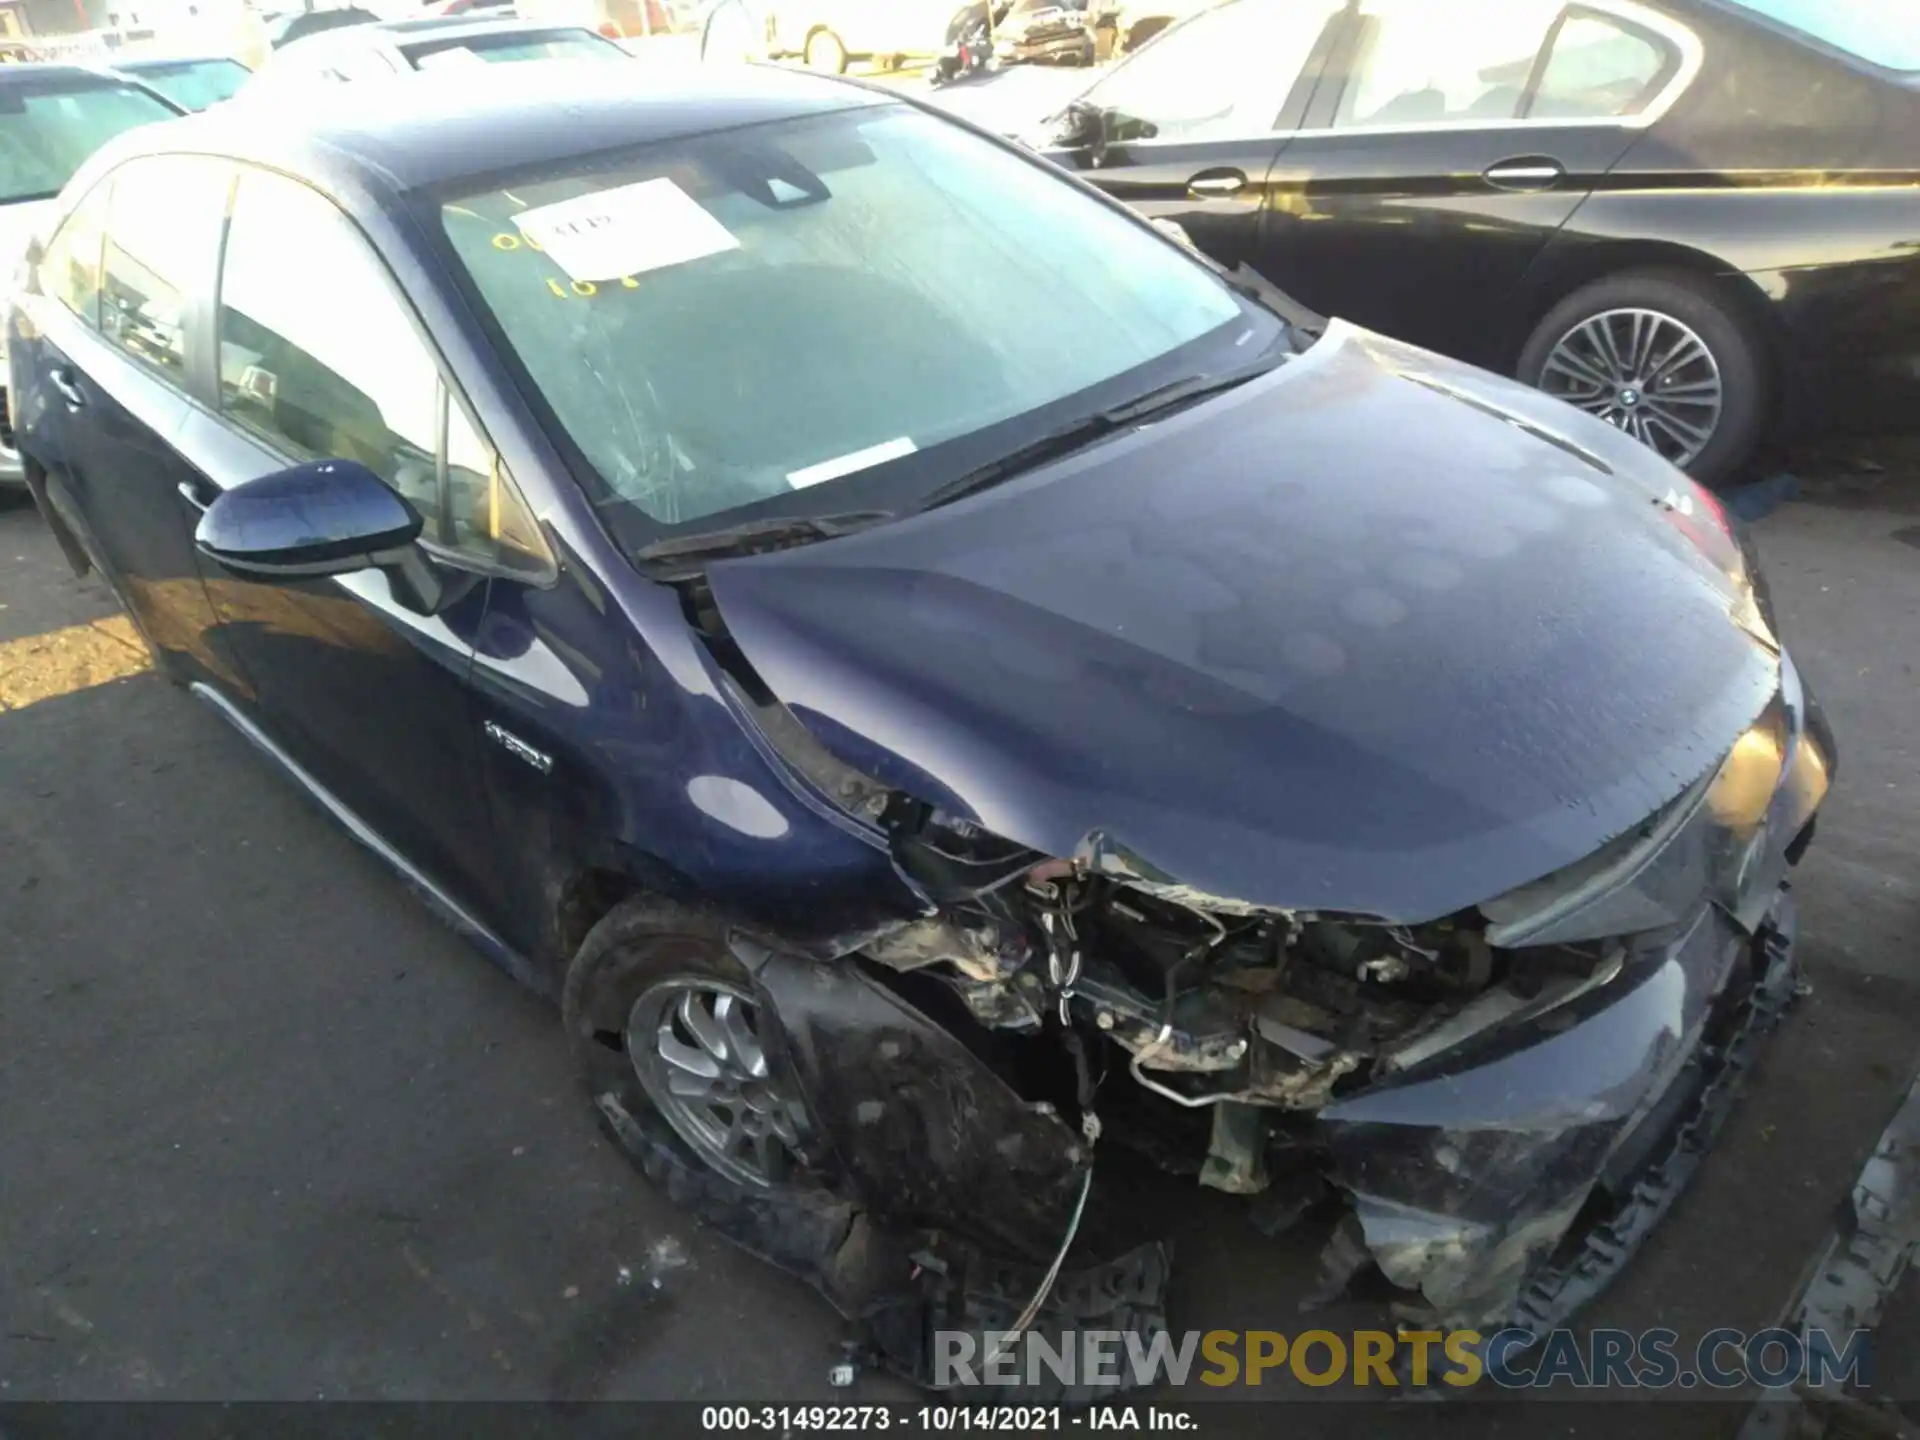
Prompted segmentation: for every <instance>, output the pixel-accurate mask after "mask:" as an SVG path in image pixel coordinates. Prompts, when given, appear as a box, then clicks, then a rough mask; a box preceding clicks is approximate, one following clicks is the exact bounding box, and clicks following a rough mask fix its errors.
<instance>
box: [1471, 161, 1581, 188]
mask: <svg viewBox="0 0 1920 1440" xmlns="http://www.w3.org/2000/svg"><path fill="white" fill-rule="evenodd" d="M1481 178H1482V179H1484V180H1485V181H1486V182H1487V183H1488V184H1489V185H1492V186H1494V187H1495V188H1496V189H1500V190H1551V189H1552V188H1553V187H1554V186H1556V185H1558V184H1559V183H1560V182H1561V181H1562V180H1564V179H1566V178H1567V167H1566V166H1564V165H1562V164H1561V163H1560V162H1559V161H1558V160H1555V159H1553V158H1552V157H1551V156H1547V155H1523V156H1520V157H1518V158H1517V159H1513V160H1502V161H1501V162H1500V163H1499V164H1497V165H1489V166H1488V167H1487V168H1486V169H1485V170H1483V171H1481Z"/></svg>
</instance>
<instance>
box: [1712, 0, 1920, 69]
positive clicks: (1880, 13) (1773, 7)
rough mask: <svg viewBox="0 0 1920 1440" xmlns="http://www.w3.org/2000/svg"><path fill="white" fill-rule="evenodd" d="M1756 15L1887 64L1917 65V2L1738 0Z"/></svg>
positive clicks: (1891, 66)
mask: <svg viewBox="0 0 1920 1440" xmlns="http://www.w3.org/2000/svg"><path fill="white" fill-rule="evenodd" d="M1738 3H1740V4H1741V5H1742V6H1743V8H1745V9H1748V10H1751V11H1753V12H1754V13H1755V14H1756V15H1764V16H1766V17H1767V18H1768V19H1769V20H1774V21H1778V22H1779V23H1780V24H1782V25H1786V26H1789V27H1791V28H1792V29H1795V30H1798V31H1799V32H1800V33H1801V34H1803V35H1810V36H1812V37H1813V38H1814V39H1815V40H1819V41H1821V42H1823V43H1824V44H1827V45H1831V46H1833V47H1834V48H1835V49H1837V50H1844V51H1846V52H1847V53H1848V54H1849V55H1856V56H1858V57H1859V58H1860V59H1862V60H1865V61H1867V62H1868V63H1869V64H1872V65H1880V66H1884V67H1885V68H1887V69H1889V70H1909V71H1914V70H1920V6H1915V5H1913V4H1911V3H1908V4H1895V3H1889V0H1738Z"/></svg>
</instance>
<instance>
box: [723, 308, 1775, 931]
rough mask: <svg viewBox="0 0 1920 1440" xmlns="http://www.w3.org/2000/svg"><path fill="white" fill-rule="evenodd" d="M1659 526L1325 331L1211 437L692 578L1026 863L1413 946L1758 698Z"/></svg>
mask: <svg viewBox="0 0 1920 1440" xmlns="http://www.w3.org/2000/svg"><path fill="white" fill-rule="evenodd" d="M1436 387H1439V388H1436ZM1448 392H1451V393H1448ZM1499 412H1504V413H1506V414H1507V415H1509V416H1512V417H1525V422H1526V423H1511V422H1510V421H1509V420H1507V419H1502V418H1500V413H1499ZM1542 426H1544V427H1546V428H1548V429H1551V430H1552V431H1554V432H1556V433H1557V435H1558V436H1559V437H1561V438H1560V439H1559V441H1558V443H1556V441H1555V440H1553V439H1550V438H1543V436H1542V435H1541V433H1540V431H1539V428H1538V427H1542ZM1569 441H1571V442H1572V443H1571V445H1569V443H1568V442H1569ZM1579 452H1585V453H1584V455H1583V454H1582V453H1579ZM1609 469H1611V472H1612V473H1609ZM1669 493H1674V494H1678V495H1686V494H1688V493H1690V482H1688V481H1686V480H1685V479H1684V478H1683V477H1681V476H1680V475H1679V473H1678V472H1677V471H1675V470H1673V469H1672V468H1671V467H1669V466H1668V465H1667V464H1666V463H1665V462H1664V461H1662V460H1660V459H1659V458H1658V457H1656V456H1655V455H1653V454H1652V453H1651V452H1649V451H1646V450H1644V449H1642V448H1641V447H1640V446H1638V445H1636V444H1634V443H1633V442H1632V441H1630V440H1628V439H1626V437H1624V436H1622V435H1620V434H1619V433H1618V432H1616V431H1614V430H1612V429H1611V428H1610V427H1608V426H1606V425H1604V424H1602V423H1600V422H1599V421H1597V420H1593V419H1591V418H1590V417H1587V416H1584V415H1581V414H1579V413H1578V412H1575V411H1573V410H1571V409H1569V408H1567V407H1565V406H1563V405H1561V404H1559V403H1558V402H1557V401H1553V400H1550V399H1548V398H1546V397H1544V396H1542V395H1539V394H1538V393H1536V392H1534V391H1531V390H1528V389H1525V388H1524V387H1521V386H1519V385H1517V384H1515V383H1514V382H1511V381H1506V380H1502V379H1499V378H1497V377H1494V376H1491V375H1488V374H1485V373H1484V372H1481V371H1478V370H1474V369H1472V368H1470V367H1467V366H1464V365H1459V364H1456V363H1454V362H1451V361H1446V360H1442V359H1440V358H1438V357H1436V356H1433V355H1430V354H1428V353H1427V352H1425V351H1421V350H1417V349H1414V348H1412V347H1408V346H1403V345H1400V344H1398V343H1397V342H1393V341H1389V340H1385V339H1383V338H1381V337H1379V336H1375V335H1372V334H1369V333H1368V332H1365V331H1362V330H1358V329H1356V328H1354V327H1351V326H1348V325H1344V324H1339V323H1336V324H1335V325H1334V326H1333V327H1332V328H1331V329H1330V330H1329V332H1328V334H1327V336H1326V338H1325V339H1323V340H1322V341H1321V342H1320V343H1319V344H1318V345H1317V346H1315V347H1314V349H1312V350H1311V351H1309V352H1308V354H1307V355H1305V356H1303V357H1302V358H1300V359H1298V360H1296V361H1294V362H1292V363H1291V364H1289V365H1287V366H1286V367H1284V368H1283V369H1282V370H1280V371H1278V372H1276V373H1275V374H1273V375H1270V376H1267V377H1264V378H1262V379H1261V380H1258V381H1255V382H1253V383H1252V384H1250V385H1247V386H1244V387H1242V388H1241V389H1239V390H1236V391H1233V392H1230V393H1229V394H1228V395H1226V396H1224V397H1222V398H1220V399H1218V400H1216V401H1214V402H1212V403H1209V404H1206V405H1203V406H1200V407H1198V408H1196V409H1193V410H1190V411H1187V412H1184V413H1182V414H1179V415H1177V416H1175V417H1174V418H1172V419H1169V420H1167V421H1165V422H1162V423H1160V424H1157V425H1153V426H1150V427H1148V428H1146V429H1144V430H1141V431H1138V432H1135V433H1133V434H1130V435H1127V436H1125V437H1123V438H1120V439H1117V440H1114V441H1110V442H1107V443H1104V444H1101V445H1097V446H1095V447H1094V448H1092V449H1090V450H1088V451H1084V452H1082V453H1080V454H1078V455H1075V456H1073V457H1071V458H1070V459H1068V460H1065V461H1063V462H1060V463H1058V464H1054V465H1050V466H1047V467H1045V468H1043V469H1040V470H1037V471H1035V472H1033V473H1031V474H1028V475H1025V476H1022V477H1020V478H1019V479H1017V480H1014V481H1011V482H1009V483H1007V484H1005V485H1002V486H1000V487H997V488H996V489H994V490H992V491H989V492H986V493H985V494H982V495H980V496H977V497H974V498H972V499H970V500H967V501H964V502H961V503H959V504H955V505H952V506H949V507H946V508H943V509H941V510H938V511H934V512H932V513H930V514H927V515H924V516H920V517H916V518H913V519H910V520H906V521H901V522H897V523H893V524H889V525H885V526H882V527H879V528H877V529H874V530H870V531H866V532H863V533H860V534H857V535H853V536H849V537H846V538H843V539H839V540H833V541H828V542H824V543H820V544H815V545H811V546H807V547H804V548H800V549H796V550H791V551H786V552H782V553H778V554H773V555H766V556H759V557H753V558H745V559H736V560H730V561H724V562H721V563H717V564H715V565H714V566H712V567H711V569H710V571H709V578H710V583H711V585H712V588H713V593H714V597H715V600H716V602H717V604H718V606H719V609H720V613H721V615H722V617H723V618H724V619H725V621H726V624H727V626H728V628H729V629H730V630H731V632H732V634H733V636H734V638H735V639H736V640H737V642H738V643H739V645H740V646H741V649H742V651H743V652H744V654H745V655H746V657H747V659H748V660H749V661H750V663H751V664H752V665H753V666H754V667H755V669H756V670H757V671H758V672H759V674H760V675H761V677H762V678H763V679H764V680H765V681H766V683H767V684H768V685H769V686H770V687H771V688H772V690H773V691H774V693H775V694H777V695H778V696H780V697H781V698H782V699H783V700H784V701H786V703H787V704H788V705H789V706H790V707H792V709H793V710H794V711H795V713H796V714H797V715H798V716H799V717H800V718H801V719H802V720H803V721H804V722H805V723H806V724H807V725H808V726H809V727H810V728H811V729H812V730H813V731H814V732H815V733H816V734H817V735H818V736H819V737H820V738H821V739H822V740H823V741H825V742H826V743H827V745H828V746H829V747H831V748H832V749H834V750H835V751H836V752H837V753H838V754H839V755H840V756H841V757H842V758H843V759H844V760H846V761H847V762H849V763H851V764H853V765H856V766H859V767H861V768H862V769H864V770H866V771H867V772H869V773H871V774H874V775H876V776H877V777H878V778H880V779H882V780H885V781H887V782H888V783H891V784H895V785H898V786H900V787H901V788H903V789H906V790H908V791H910V792H912V793H916V794H919V795H920V796H922V797H923V798H926V799H928V800H932V801H934V802H936V803H940V804H943V805H945V806H947V807H948V808H949V809H952V810H955V811H957V812H958V813H960V814H962V815H964V816H967V817H968V818H972V819H975V820H977V821H978V822H979V823H981V824H983V825H985V826H986V827H988V828H989V829H991V830H993V831H995V832H996V833H998V834H1000V835H1003V836H1006V837H1007V838H1009V839H1012V840H1015V841H1018V842H1020V843H1022V844H1024V845H1028V846H1031V847H1033V848H1034V849H1036V850H1040V851H1044V852H1046V853H1048V854H1051V855H1059V856H1070V855H1074V854H1076V853H1079V854H1084V855H1089V856H1092V857H1095V858H1099V859H1102V860H1104V861H1105V862H1106V863H1109V864H1113V863H1116V862H1119V863H1124V864H1125V865H1127V866H1130V867H1132V868H1133V869H1134V870H1135V871H1136V872H1138V873H1141V874H1145V875H1153V874H1155V873H1156V872H1157V875H1158V876H1159V877H1161V878H1169V879H1172V880H1174V881H1177V882H1179V883H1181V884H1184V885H1187V886H1191V887H1194V888H1196V889H1198V890H1201V891H1203V892H1206V893H1207V894H1210V895H1215V896H1221V897H1227V898H1231V899H1235V900H1239V901H1243V902H1247V903H1250V904H1257V905H1265V906H1273V907H1284V908H1289V909H1303V910H1329V911H1342V912H1348V913H1358V914H1368V915H1376V916H1381V917H1384V918H1387V919H1392V920H1396V921H1402V922H1408V923H1412V922H1417V921H1422V920H1427V919H1431V918H1435V917H1438V916H1441V915H1445V914H1449V913H1451V912H1454V911H1457V910H1460V909H1464V908H1466V907H1467V906H1470V905H1472V904H1475V903H1477V902H1479V901H1481V900H1484V899H1488V898H1491V897H1492V896H1494V895H1496V894H1499V893H1501V892H1503V891H1505V890H1508V889H1511V888H1513V887H1514V886H1516V885H1519V884H1522V883H1524V882H1526V881H1529V880H1533V879H1536V878H1538V877H1540V876H1542V875H1545V874H1548V873H1550V872H1552V871H1554V870H1557V869H1559V868H1561V867H1563V866H1565V865H1568V864H1570V863H1572V862H1573V861H1575V860H1578V859H1580V858H1582V857H1583V856H1585V855H1587V854H1588V853H1590V852H1591V851H1593V850H1595V849H1597V848H1598V847H1599V846H1601V845H1602V844H1604V843H1606V842H1607V841H1608V840H1610V839H1612V838H1613V837H1614V836H1616V835H1618V834H1619V833H1621V832H1622V831H1623V830H1624V829H1626V828H1627V827H1629V826H1631V825H1633V824H1635V823H1636V822H1638V821H1640V820H1642V819H1644V818H1646V817H1647V816H1648V815H1650V814H1652V813H1653V812H1654V811H1655V810H1657V809H1658V808H1660V807H1661V806H1662V805H1664V804H1665V803H1667V802H1668V801H1670V800H1672V799H1673V798H1674V797H1676V796H1677V795H1678V794H1679V793H1680V792H1681V791H1682V790H1683V789H1684V788H1685V787H1686V786H1687V785H1688V784H1690V783H1691V782H1693V781H1694V780H1696V779H1698V778H1699V777H1700V776H1702V775H1703V774H1705V773H1706V772H1707V770H1708V769H1709V768H1710V767H1712V766H1713V765H1715V764H1716V763H1717V762H1718V761H1719V760H1720V759H1721V758H1722V757H1723V756H1724V755H1725V753H1726V752H1727V750H1728V749H1729V747H1730V746H1731V745H1732V743H1733V741H1734V740H1735V738H1736V737H1737V736H1738V735H1739V734H1740V732H1741V731H1742V730H1743V729H1744V728H1745V727H1746V726H1747V725H1748V724H1749V723H1750V722H1751V721H1752V720H1753V719H1754V718H1755V717H1756V716H1757V715H1758V714H1759V713H1760V711H1761V709H1762V708H1763V707H1764V705H1765V704H1766V702H1767V701H1768V699H1769V698H1770V697H1771V696H1772V694H1773V692H1774V690H1775V689H1776V687H1777V685H1778V683H1779V673H1778V658H1777V656H1776V655H1775V653H1774V652H1773V650H1772V649H1771V648H1770V647H1769V646H1768V645H1767V644H1766V643H1764V642H1763V640H1761V639H1757V638H1756V637H1755V634H1754V631H1753V628H1752V622H1751V620H1750V619H1749V621H1748V623H1747V624H1746V625H1742V624H1741V623H1737V622H1736V619H1735V615H1736V614H1737V613H1739V612H1741V611H1742V610H1743V609H1744V610H1745V611H1746V612H1747V613H1748V614H1749V615H1750V612H1751V607H1750V605H1743V602H1744V600H1745V597H1744V596H1743V595H1742V594H1741V590H1742V586H1741V585H1740V584H1739V582H1737V581H1736V580H1734V579H1732V578H1730V577H1729V576H1727V575H1726V574H1724V573H1723V572H1722V571H1721V570H1719V569H1718V568H1717V567H1716V566H1715V565H1714V564H1712V563H1711V562H1710V561H1709V560H1708V559H1707V558H1706V557H1705V556H1704V555H1703V554H1702V553H1701V552H1700V551H1699V550H1698V549H1697V548H1696V547H1695V546H1694V545H1693V544H1692V543H1691V542H1690V541H1689V540H1687V539H1686V538H1685V537H1684V536H1683V535H1682V534H1681V532H1680V531H1679V529H1678V528H1676V527H1675V526H1674V525H1673V524H1671V523H1669V520H1668V516H1667V513H1666V507H1665V506H1664V505H1663V504H1662V503H1660V502H1661V497H1663V496H1666V495H1667V494H1669ZM1762 633H1764V632H1762Z"/></svg>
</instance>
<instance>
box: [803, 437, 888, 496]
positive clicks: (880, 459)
mask: <svg viewBox="0 0 1920 1440" xmlns="http://www.w3.org/2000/svg"><path fill="white" fill-rule="evenodd" d="M919 448H920V447H919V446H917V445H915V444H914V443H913V441H911V440H909V439H908V438H907V437H906V436H904V435H902V436H901V437H900V438H899V439H898V440H885V441H882V442H881V443H880V444H878V445H869V446H868V447H867V448H866V449H864V450H855V451H854V452H853V453H852V454H851V455H841V456H839V457H837V458H835V459H832V460H822V461H821V462H820V463H819V464H818V465H809V466H807V467H806V469H804V470H789V471H788V472H787V483H788V484H789V485H791V486H793V488H794V489H796V490H804V489H806V488H807V486H809V485H818V484H820V483H821V482H823V481H826V480H838V479H839V478H840V477H841V476H842V475H851V474H853V472H854V471H856V470H865V469H867V468H868V467H869V466H873V465H884V464H885V463H886V462H887V461H889V460H898V459H899V458H900V457H901V456H902V455H911V454H913V452H914V451H915V450H917V449H919Z"/></svg>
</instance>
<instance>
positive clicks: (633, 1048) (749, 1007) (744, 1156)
mask: <svg viewBox="0 0 1920 1440" xmlns="http://www.w3.org/2000/svg"><path fill="white" fill-rule="evenodd" d="M626 1048H627V1054H628V1056H630V1057H631V1059H632V1061H633V1066H634V1070H635V1072H636V1073H637V1074H638V1075H639V1077H640V1084H641V1086H642V1087H643V1088H644V1089H645V1090H646V1092H647V1098H648V1099H650V1100H651V1101H652V1102H653V1103H654V1105H655V1106H656V1107H657V1108H658V1109H659V1111H660V1114H661V1115H662V1116H663V1117H664V1118H665V1119H666V1121H667V1123H668V1124H669V1125H671V1126H672V1127H673V1129H674V1132H675V1133H676V1134H678V1135H679V1137H680V1138H681V1139H682V1140H684V1141H686V1143H687V1145H688V1146H689V1147H690V1148H691V1149H692V1150H693V1151H694V1152H695V1153H696V1154H697V1155H698V1156H699V1157H700V1158H701V1159H702V1160H703V1161H705V1162H706V1163H707V1165H709V1166H710V1167H711V1168H712V1169H713V1170H715V1171H716V1172H718V1173H719V1174H721V1175H723V1176H725V1177H726V1178H727V1179H729V1180H732V1181H734V1182H735V1183H736V1184H741V1185H751V1186H755V1187H757V1188H760V1189H766V1188H769V1187H772V1186H775V1185H779V1184H781V1183H782V1182H783V1181H785V1180H786V1178H787V1177H788V1176H789V1175H791V1174H792V1173H793V1170H794V1168H795V1165H796V1154H797V1151H798V1149H799V1144H800V1132H799V1124H798V1121H799V1116H800V1114H801V1113H802V1112H801V1110H800V1107H799V1105H798V1103H797V1102H796V1101H795V1100H794V1099H793V1098H792V1097H791V1096H790V1095H788V1094H787V1093H786V1090H785V1088H784V1087H783V1086H782V1085H781V1083H780V1081H779V1080H777V1079H776V1078H775V1077H774V1075H773V1073H772V1070H771V1068H770V1066H769V1064H768V1060H767V1052H766V1047H765V1046H764V1045H763V1044H762V1043H761V1038H760V1022H759V1012H758V1009H757V1007H756V1006H755V1004H754V1001H753V999H752V997H751V996H749V995H748V994H747V993H746V992H745V991H744V990H738V989H735V988H734V987H733V986H731V985H728V984H726V983H724V982H722V981H718V980H713V979H709V978H707V977H705V976H701V977H698V978H694V977H687V978H684V979H682V978H676V979H671V980H663V981H661V982H660V983H659V984H657V985H653V986H651V987H649V988H648V989H647V990H645V991H643V992H642V993H641V995H640V997H639V999H637V1000H635V1001H634V1003H633V1009H632V1010H631V1011H630V1012H629V1014H628V1016H627V1033H626Z"/></svg>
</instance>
